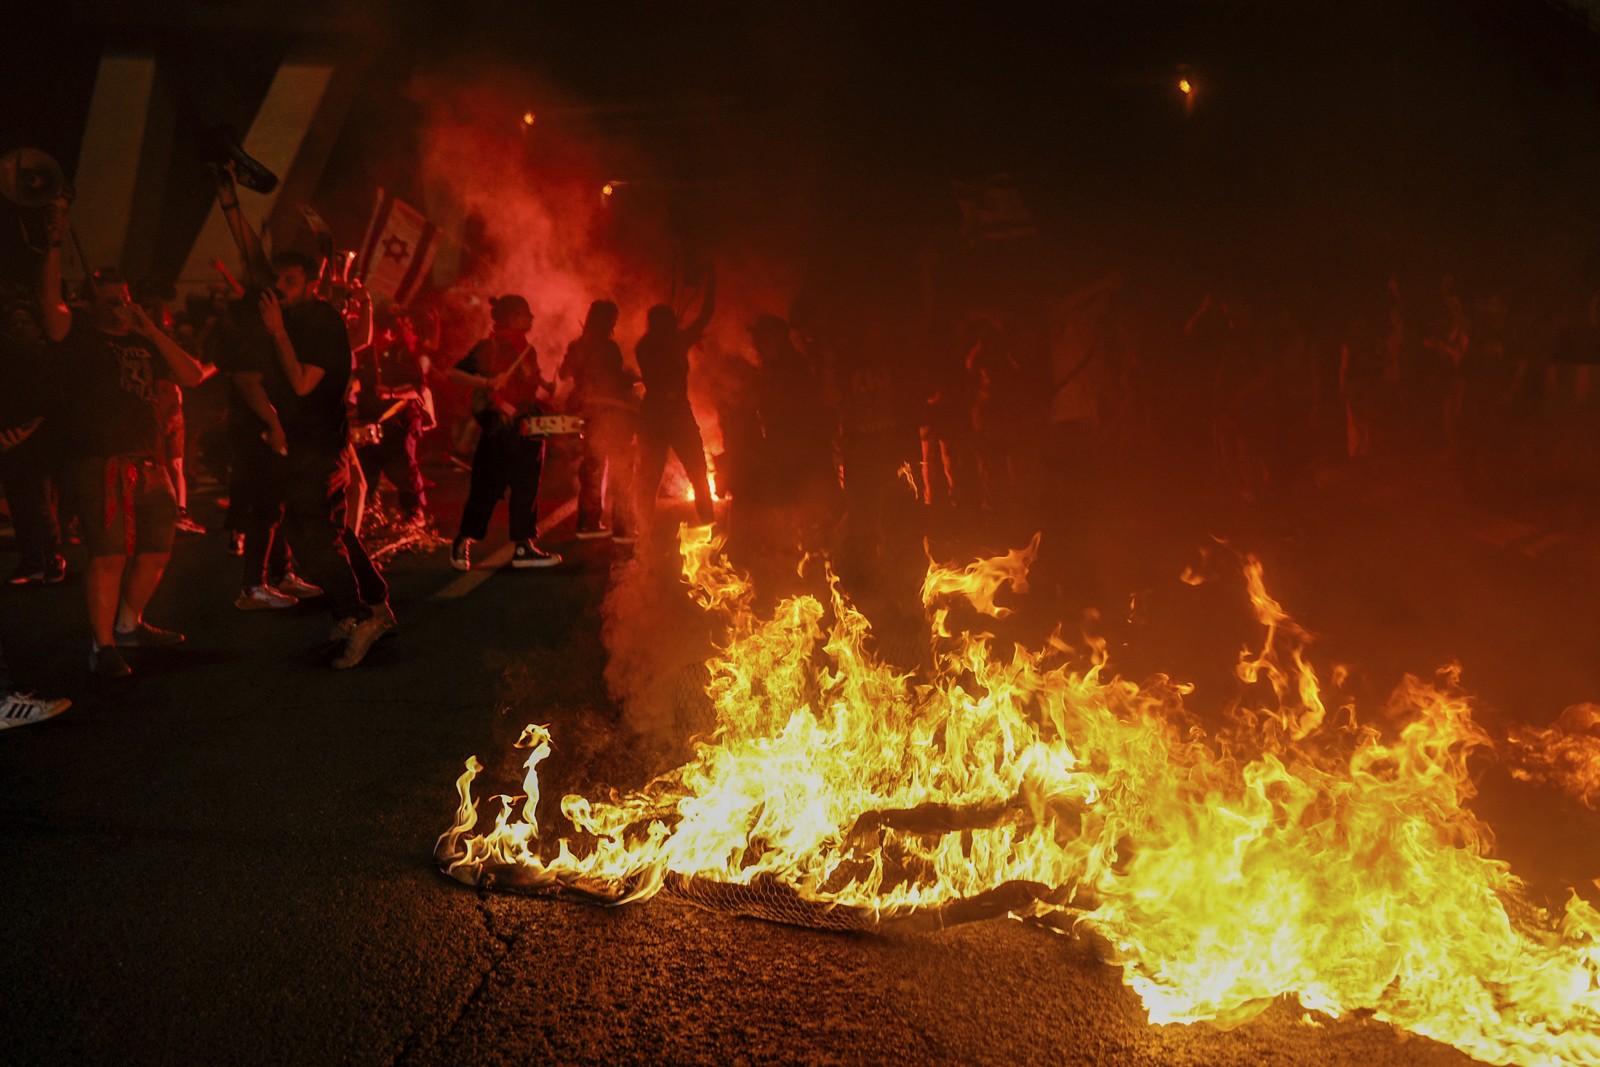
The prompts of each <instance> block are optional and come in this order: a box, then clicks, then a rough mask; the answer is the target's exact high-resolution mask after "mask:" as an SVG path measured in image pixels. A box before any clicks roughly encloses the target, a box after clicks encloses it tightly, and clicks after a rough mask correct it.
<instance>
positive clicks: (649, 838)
mask: <svg viewBox="0 0 1600 1067" xmlns="http://www.w3.org/2000/svg"><path fill="white" fill-rule="evenodd" d="M1036 547H1037V540H1035V543H1034V544H1033V545H1030V546H1029V547H1028V548H1026V549H1022V550H1017V551H1013V552H1011V553H1009V554H1008V555H1006V556H1002V557H997V558H994V559H986V560H980V561H978V562H976V563H973V564H971V565H969V566H966V567H943V566H937V565H935V566H932V567H931V568H930V570H929V572H928V576H927V580H926V581H925V583H924V585H923V589H922V596H923V599H924V602H925V604H926V606H927V608H928V611H929V613H930V618H931V620H932V626H931V633H932V638H931V639H932V647H933V664H934V667H933V671H932V674H931V677H928V678H914V677H913V676H911V675H908V674H905V673H902V672H900V671H898V670H896V669H895V668H894V667H892V666H890V665H889V664H886V663H885V662H883V661H882V660H881V659H879V658H878V657H877V656H876V655H875V654H874V652H873V651H872V644H871V637H870V627H869V624H868V621H867V619H866V618H865V617H864V616H862V615H861V614H860V613H859V612H858V611H857V610H856V609H855V608H854V607H853V606H852V605H851V604H850V602H849V601H848V600H847V599H846V598H845V597H844V596H843V595H842V593H841V592H840V589H839V586H838V583H837V582H836V581H834V580H833V578H832V576H831V574H830V575H829V580H828V590H829V591H828V593H827V594H826V595H825V596H823V597H821V598H818V597H811V596H799V597H794V598H791V599H788V600H785V601H783V602H781V603H780V604H779V605H778V606H777V607H776V609H774V611H773V612H772V614H771V615H770V617H758V614H757V613H756V611H755V610H754V607H753V604H754V597H753V591H752V589H751V587H750V584H749V582H748V581H747V580H746V579H745V578H744V577H743V576H742V575H741V574H739V573H738V572H736V571H735V570H734V569H733V568H732V567H731V566H730V565H729V564H728V562H727V561H726V559H725V558H724V556H723V555H722V553H721V550H720V549H721V546H720V544H719V542H718V541H716V540H714V539H712V538H711V536H710V534H709V530H689V531H687V532H686V533H685V535H684V537H683V540H682V544H681V553H682V557H683V573H684V576H685V579H686V580H687V582H688V584H689V587H690V590H691V592H692V595H693V596H694V597H695V599H696V600H697V601H698V603H699V604H700V605H701V606H702V607H703V608H704V609H705V610H706V611H707V612H709V613H711V614H712V615H713V616H714V617H715V618H716V619H717V620H718V621H719V623H720V624H721V625H722V626H723V627H724V628H725V631H724V632H725V634H726V637H725V644H724V645H723V646H722V647H721V650H720V651H719V652H718V653H716V654H715V655H714V656H713V657H712V659H711V660H710V661H709V663H708V664H707V667H708V669H709V679H710V680H709V683H708V687H707V693H708V695H709V697H710V699H711V702H712V705H713V707H714V710H715V712H716V716H717V728H716V730H715V732H714V733H713V734H712V735H711V736H710V737H709V738H708V739H707V740H705V741H703V742H701V743H699V744H698V745H697V746H696V749H695V754H694V757H693V759H691V760H690V761H689V762H688V763H686V764H685V765H683V766H681V767H679V768H678V769H676V770H674V771H672V772H670V773H668V774H666V775H663V776H662V777H660V778H658V779H656V780H655V781H653V782H651V783H650V784H649V785H648V786H646V787H645V788H643V789H641V790H639V791H637V792H634V793H629V794H622V795H612V796H610V797H607V798H605V799H599V798H589V797H581V796H567V797H565V798H563V799H562V801H561V812H562V814H563V815H564V816H565V818H566V819H567V820H568V821H569V822H570V823H571V825H572V827H573V828H574V830H575V833H574V834H572V835H571V836H569V837H563V838H561V839H560V840H557V841H553V842H552V841H550V840H548V839H547V838H545V837H541V836H540V832H539V827H538V826H537V824H536V822H535V811H536V808H537V806H538V801H539V782H538V776H537V768H538V765H539V763H540V762H541V761H542V760H543V759H544V758H545V757H547V756H548V755H549V754H550V750H551V737H550V734H549V732H548V731H547V730H546V729H545V728H544V727H540V726H530V727H528V729H527V730H526V731H525V732H524V734H523V736H522V739H521V741H520V742H519V744H520V746H521V747H523V748H525V749H527V750H528V755H527V760H526V770H527V774H526V780H525V783H524V789H525V793H526V796H525V797H499V798H497V799H498V801H499V808H500V810H499V811H498V812H497V813H496V814H495V816H494V820H493V825H492V826H490V827H489V828H488V829H486V830H478V828H477V827H478V821H479V816H478V802H477V801H476V800H474V799H473V796H472V783H473V780H474V777H475V775H476V774H477V773H478V772H479V771H480V770H481V767H480V766H479V764H478V763H477V761H476V760H468V762H467V771H466V773H465V774H463V775H462V776H461V778H460V780H459V781H458V783H457V786H458V789H459V792H460V807H459V810H458V813H457V817H456V823H455V826H453V827H452V828H451V829H450V830H449V831H448V832H447V833H445V834H444V835H443V836H442V837H441V838H440V839H439V843H438V847H437V850H436V854H437V856H438V858H439V861H440V863H441V865H442V866H443V867H444V868H445V870H446V871H447V872H448V873H449V874H451V875H452V876H453V877H455V878H457V879H460V880H461V881H464V882H468V883H474V884H485V883H487V882H489V881H491V880H493V881H494V882H496V883H498V884H501V885H507V886H513V887H521V888H525V889H541V888H542V889H549V890H552V891H553V890H563V891H574V892H579V893H583V894H586V895H591V896H596V897H599V898H602V899H606V900H610V901H615V902H619V903H620V902H624V901H632V900H641V899H644V898H647V897H649V896H651V895H653V894H655V893H657V892H659V891H661V890H663V889H668V890H674V891H684V890H693V888H694V887H696V886H699V887H706V889H707V893H708V895H712V896H714V895H715V893H717V892H721V893H724V894H729V893H731V894H733V896H732V897H730V898H729V899H734V900H737V899H739V897H738V894H739V893H741V892H743V893H745V894H746V895H747V896H749V897H751V898H756V897H760V898H762V899H765V900H768V901H777V902H779V905H781V908H780V911H779V912H778V913H777V915H778V917H792V916H802V917H810V918H811V919H813V920H814V921H816V923H817V924H818V925H841V924H849V923H855V924H857V925H872V924H881V923H890V922H915V921H917V920H918V919H919V918H921V919H924V920H927V919H930V918H931V920H932V921H933V922H951V921H962V920H965V919H970V918H977V917H982V916H985V915H994V914H1004V913H1010V914H1014V915H1019V916H1033V917H1038V918H1041V919H1044V920H1047V921H1050V922H1053V923H1055V924H1056V925H1060V926H1067V925H1072V926H1078V927H1081V928H1087V929H1088V930H1091V931H1093V932H1094V933H1095V934H1097V935H1098V936H1099V937H1100V938H1101V939H1103V940H1104V942H1105V944H1106V945H1108V946H1109V951H1110V954H1111V955H1112V957H1113V959H1114V960H1115V962H1116V963H1118V964H1119V965H1120V966H1121V967H1122V968H1123V971H1124V975H1125V979H1126V981H1127V982H1128V984H1129V985H1130V986H1132V987H1133V989H1134V990H1135V991H1137V993H1138V995H1139V996H1140V997H1141V998H1142V999H1143V1001H1144V1004H1145V1005H1146V1007H1147V1009H1148V1011H1149V1014H1150V1018H1151V1020H1152V1021H1153V1022H1158V1023H1168V1022H1193V1021H1199V1020H1213V1021H1217V1022H1220V1023H1222V1024H1224V1025H1229V1024H1236V1023H1239V1022H1242V1021H1244V1020H1246V1019H1248V1018H1250V1017H1251V1016H1252V1015H1254V1014H1255V1013H1257V1012H1259V1011H1260V1010H1262V1009H1263V1008H1264V1007H1265V1006H1266V1005H1267V1004H1268V1003H1270V1002H1271V1001H1272V1000H1273V999H1275V998H1278V997H1284V996H1290V995H1292V996H1294V997H1297V998H1298V999H1299V1001H1300V1003H1301V1004H1302V1005H1304V1006H1305V1007H1306V1008H1308V1009H1311V1010H1315V1011H1320V1012H1325V1013H1327V1014H1329V1015H1332V1016H1339V1015H1343V1014H1346V1013H1350V1012H1369V1013H1371V1014H1372V1015H1373V1016H1374V1017H1376V1018H1378V1019H1380V1020H1384V1021H1387V1022H1389V1023H1392V1024H1393V1025H1395V1026H1397V1027H1401V1028H1404V1029H1406V1030H1409V1031H1412V1032H1415V1033H1418V1034H1423V1035H1426V1036H1428V1037H1431V1038H1434V1039H1436V1040H1439V1041H1442V1042H1446V1043H1449V1044H1451V1045H1454V1046H1456V1047H1457V1048H1460V1049H1462V1050H1464V1051H1466V1052H1468V1053H1470V1054H1471V1055H1473V1056H1476V1057H1478V1058H1480V1059H1483V1060H1487V1061H1492V1062H1504V1063H1520V1064H1534V1063H1568V1064H1579V1063H1600V938H1597V935H1600V913H1597V912H1596V910H1595V909H1594V908H1593V907H1591V906H1590V905H1589V904H1588V903H1586V902H1585V901H1584V900H1582V899H1581V898H1579V897H1578V896H1577V895H1576V894H1574V895H1573V896H1572V897H1571V899H1570V900H1569V901H1568V902H1567V904H1566V907H1565V908H1564V910H1563V911H1562V912H1561V913H1560V914H1552V913H1549V912H1546V911H1544V910H1542V909H1541V908H1539V907H1537V906H1535V905H1534V903H1532V902H1531V901H1530V899H1529V897H1528V894H1527V893H1525V891H1524V887H1523V883H1522V882H1521V881H1520V880H1519V879H1518V878H1517V877H1516V876H1515V875H1513V874H1512V873H1511V871H1510V869H1509V868H1508V867H1507V865H1506V864H1505V863H1503V862H1501V861H1499V860H1496V859H1494V858H1492V857H1491V855H1490V854H1489V853H1490V848H1489V841H1490V834H1489V831H1488V829H1487V827H1486V826H1485V825H1484V824H1483V823H1481V822H1480V821H1479V820H1478V818H1477V817H1476V816H1475V815H1473V813H1472V812H1471V811H1469V810H1468V808H1467V807H1466V802H1467V801H1468V800H1469V799H1470V798H1471V797H1472V796H1473V794H1474V787H1473V784H1472V781H1471V779H1470V777H1469V775H1468V769H1467V763H1468V759H1469V757H1470V756H1471V755H1472V754H1473V753H1474V752H1475V751H1477V750H1479V749H1481V748H1484V747H1486V746H1489V744H1490V740H1489V738H1488V736H1487V735H1486V734H1485V733H1484V732H1483V731H1482V730H1481V729H1480V728H1479V727H1478V726H1477V725H1476V724H1475V723H1474V722H1473V719H1472V716H1471V712H1470V708H1469V706H1468V703H1467V701H1466V700H1465V699H1464V698H1462V697H1461V696H1459V695H1458V694H1456V693H1454V692H1453V691H1451V689H1450V688H1449V687H1448V686H1445V687H1441V686H1435V685H1430V684H1425V683H1423V682H1420V681H1417V680H1415V679H1408V680H1407V681H1406V683H1405V684H1404V685H1402V686H1401V687H1400V689H1399V690H1398V691H1397V693H1396V695H1395V697H1394V698H1393V700H1392V702H1391V706H1390V707H1389V708H1387V709H1385V711H1386V716H1385V719H1384V721H1385V722H1386V723H1389V724H1394V725H1390V726H1388V727H1386V728H1385V729H1380V728H1379V727H1377V726H1374V725H1371V724H1369V723H1366V722H1363V721H1360V720H1358V718H1357V716H1356V713H1355V709H1354V708H1353V707H1350V706H1340V707H1333V708H1330V707H1327V706H1325V705H1324V697H1323V690H1322V688H1321V686H1320V685H1319V682H1318V678H1317V675H1316V672H1315V670H1314V669H1313V666H1312V665H1311V663H1310V662H1309V661H1308V660H1307V659H1306V657H1305V650H1306V645H1307V643H1308V641H1309V638H1308V636H1307V635H1306V634H1305V632H1304V631H1302V630H1301V629H1300V628H1299V627H1297V626H1296V625H1295V624H1294V622H1293V621H1292V620H1291V619H1290V618H1289V617H1288V615H1287V614H1286V613H1285V612H1284V611H1283V609H1282V608H1281V607H1280V606H1279V605H1278V604H1277V603H1276V602H1275V601H1273V600H1272V598H1271V597H1270V596H1269V595H1268V594H1267V592H1266V589H1265V587H1264V585H1263V582H1262V576H1261V568H1260V566H1259V564H1257V563H1255V562H1254V561H1253V560H1250V561H1247V563H1246V583H1247V587H1248V589H1249V593H1250V601H1251V604H1252V606H1253V609H1254V611H1255V614H1256V618H1257V620H1258V621H1259V622H1260V623H1261V625H1262V627H1263V630H1264V636H1263V639H1262V641H1261V645H1260V648H1259V649H1256V650H1252V651H1246V652H1245V653H1243V654H1242V655H1241V657H1240V661H1239V663H1238V666H1237V673H1238V676H1239V678H1240V680H1241V682H1243V683H1245V692H1246V694H1247V698H1246V699H1245V700H1243V701H1241V702H1240V703H1239V704H1238V705H1237V706H1236V707H1235V708H1234V710H1233V711H1232V713H1231V715H1230V723H1229V725H1228V727H1227V728H1226V729H1223V730H1218V731H1213V732H1210V733H1208V732H1206V731H1203V730H1202V729H1201V728H1200V727H1199V725H1198V724H1197V722H1196V720H1195V719H1194V717H1193V715H1192V714H1191V713H1190V712H1189V711H1188V710H1186V709H1185V706H1184V698H1185V696H1186V694H1187V693H1188V692H1189V687H1187V686H1186V685H1184V684H1182V683H1179V682H1175V681H1172V680H1169V679H1167V678H1161V677H1158V678H1155V679H1153V680H1151V681H1147V682H1145V683H1143V684H1142V685H1139V684H1134V683H1131V682H1128V681H1125V680H1123V679H1120V678H1117V677H1114V676H1112V675H1111V674H1110V673H1109V670H1108V664H1107V660H1106V656H1105V653H1104V650H1103V648H1094V647H1091V648H1090V649H1089V651H1088V652H1087V653H1084V654H1078V653H1076V652H1074V650H1073V649H1072V648H1070V647H1069V646H1068V645H1067V644H1066V642H1064V641H1062V640H1061V639H1060V637H1059V636H1056V637H1053V638H1051V639H1050V640H1049V641H1048V642H1047V643H1046V644H1045V645H1044V646H1043V647H1041V648H1039V649H1034V650H1028V649H1022V648H1016V649H1012V650H1002V649H1000V648H998V647H996V646H997V642H996V641H995V640H993V639H992V638H989V637H986V636H983V635H980V634H974V633H972V632H970V631H967V630H963V629H962V628H961V627H959V626H955V625H953V621H954V620H955V619H957V618H970V617H971V615H970V612H972V611H973V610H976V611H978V612H981V613H984V614H987V615H990V616H996V617H999V616H1003V615H1005V614H1006V612H1007V609H1006V608H1005V607H1004V606H1003V605H1002V604H1000V603H997V596H998V595H999V594H1001V593H1002V592H1004V591H1005V590H1006V589H1007V588H1009V590H1010V591H1011V592H1021V591H1024V590H1025V588H1026V579H1027V571H1028V566H1029V564H1030V563H1031V562H1032V559H1033V555H1034V551H1035V549H1036ZM1008 595H1009V594H1008ZM691 895H692V893H691ZM782 909H788V910H786V911H785V910H782ZM735 910H747V911H750V912H751V913H756V914H769V915H772V914H774V913H773V912H772V911H771V910H770V909H769V910H768V911H766V912H763V911H761V909H759V908H738V907H736V908H735Z"/></svg>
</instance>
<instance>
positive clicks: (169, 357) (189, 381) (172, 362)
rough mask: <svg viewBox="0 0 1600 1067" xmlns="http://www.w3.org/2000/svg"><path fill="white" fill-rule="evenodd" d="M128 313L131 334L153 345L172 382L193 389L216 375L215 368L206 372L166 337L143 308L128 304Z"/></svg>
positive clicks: (174, 342) (201, 365)
mask: <svg viewBox="0 0 1600 1067" xmlns="http://www.w3.org/2000/svg"><path fill="white" fill-rule="evenodd" d="M128 312H129V313H130V314H131V315H132V316H133V332H134V333H136V334H138V335H139V336H140V337H143V338H144V339H145V340H146V341H149V342H150V343H151V344H152V345H155V348H156V351H157V352H159V353H161V358H162V359H163V360H165V361H166V364H167V370H169V371H170V372H171V373H172V380H173V381H175V382H177V383H178V384H179V385H181V386H183V387H184V388H185V389H193V388H194V387H195V386H197V385H199V384H200V383H201V382H203V381H205V380H206V379H207V378H209V377H211V375H212V374H214V373H216V370H215V368H212V369H211V370H209V371H208V370H207V369H206V367H205V365H204V364H202V363H201V362H200V361H199V360H198V359H195V358H194V357H193V356H191V355H190V354H189V353H187V352H185V351H184V350H183V346H182V345H180V344H178V342H176V341H174V340H173V339H172V338H170V337H168V336H167V335H166V333H165V331H163V330H162V329H161V327H159V326H157V325H156V324H155V323H154V322H152V321H151V320H150V316H149V315H148V314H146V312H145V310H144V308H142V307H140V306H139V305H138V304H129V305H128Z"/></svg>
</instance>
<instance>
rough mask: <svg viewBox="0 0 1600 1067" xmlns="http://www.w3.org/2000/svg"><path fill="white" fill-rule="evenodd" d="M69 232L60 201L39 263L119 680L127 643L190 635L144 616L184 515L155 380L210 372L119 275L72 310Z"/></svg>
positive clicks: (101, 616)
mask: <svg viewBox="0 0 1600 1067" xmlns="http://www.w3.org/2000/svg"><path fill="white" fill-rule="evenodd" d="M66 232H67V226H66V208H65V206H64V204H62V203H58V204H57V205H56V206H55V207H54V208H53V209H52V211H51V213H50V224H49V235H50V247H49V248H47V249H46V252H45V255H44V259H43V263H42V266H41V269H40V289H39V291H40V310H41V312H42V316H43V321H44V332H45V336H46V337H48V338H49V339H50V340H51V341H53V342H55V351H54V352H53V354H52V355H53V360H54V364H55V371H56V373H57V376H58V380H59V381H60V382H61V383H62V390H61V392H62V404H61V414H60V422H59V423H58V426H57V429H58V431H59V432H58V434H57V437H56V440H57V442H58V447H59V458H60V461H61V472H62V477H61V489H62V495H63V496H64V497H65V498H66V500H67V502H68V505H69V507H70V508H71V510H72V511H73V512H74V513H75V514H76V515H77V517H78V523H79V526H80V528H81V530H82V533H83V542H84V547H85V548H86V549H87V550H88V555H89V565H88V571H87V573H86V575H85V580H84V588H85V590H86V592H87V596H88V606H89V624H90V627H91V628H92V630H93V632H94V643H93V646H92V649H91V654H90V666H91V668H92V670H93V671H94V672H95V674H96V675H98V676H100V677H107V678H115V677H123V676H125V675H128V674H130V673H132V672H131V670H130V669H129V667H128V664H127V661H126V660H124V659H123V657H122V655H121V654H120V653H119V652H118V651H117V647H118V646H119V645H120V646H124V647H126V646H157V647H170V646H173V645H177V644H181V643H182V642H183V639H184V638H183V635H182V634H179V633H171V632H169V631H166V630H161V629H157V628H156V627H154V626H151V625H149V624H148V623H146V622H145V621H144V609H145V605H146V604H148V603H149V602H150V597H151V596H152V595H153V594H154V593H155V591H156V587H157V586H158V585H160V583H161V575H162V573H163V572H164V571H165V570H166V566H167V560H168V558H169V557H170V556H171V553H172V538H173V531H174V528H175V526H176V524H177V519H178V504H177V496H176V494H175V492H174V491H173V487H172V479H171V477H170V476H168V474H167V469H166V465H165V463H164V462H163V456H162V452H161V423H160V421H159V419H158V418H157V412H156V388H155V384H156V379H157V378H158V377H167V378H171V379H172V380H173V381H176V382H177V383H178V385H180V386H195V385H198V384H200V382H201V381H202V380H203V379H204V377H205V373H204V370H203V369H202V368H201V365H200V361H199V360H197V359H195V358H194V357H193V356H191V355H189V353H187V352H185V351H184V350H183V349H182V348H180V347H179V346H178V344H177V342H176V341H174V340H172V339H171V338H170V337H168V336H167V335H166V334H164V333H162V332H161V330H160V329H158V328H157V327H156V325H155V324H154V323H153V322H151V321H150V316H149V315H147V314H145V312H144V309H142V308H140V307H139V306H138V305H137V304H134V303H133V302H132V300H131V299H129V295H128V286H127V284H126V283H125V282H124V281H122V280H121V278H119V277H117V276H116V275H115V274H112V273H110V272H101V273H98V274H97V275H96V277H95V281H94V303H93V305H92V306H91V308H90V309H89V311H88V312H87V313H79V314H74V313H73V312H72V311H71V310H69V309H68V307H67V305H66V303H65V302H64V301H63V300H62V299H61V247H60V246H61V241H62V240H63V239H64V238H65V236H66Z"/></svg>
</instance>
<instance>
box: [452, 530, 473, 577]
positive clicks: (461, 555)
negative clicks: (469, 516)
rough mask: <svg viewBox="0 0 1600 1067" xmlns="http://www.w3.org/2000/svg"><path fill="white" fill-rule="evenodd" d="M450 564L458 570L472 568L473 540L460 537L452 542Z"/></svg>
mask: <svg viewBox="0 0 1600 1067" xmlns="http://www.w3.org/2000/svg"><path fill="white" fill-rule="evenodd" d="M450 566H452V567H454V568H455V569H456V570H458V571H470V570H471V569H472V541H471V539H470V538H466V537H458V538H456V539H455V540H454V541H452V542H450Z"/></svg>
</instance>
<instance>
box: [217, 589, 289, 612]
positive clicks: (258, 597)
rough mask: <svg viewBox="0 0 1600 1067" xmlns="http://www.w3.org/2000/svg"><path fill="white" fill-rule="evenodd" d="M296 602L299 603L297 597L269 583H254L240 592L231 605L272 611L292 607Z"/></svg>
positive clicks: (250, 609)
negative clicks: (254, 584)
mask: <svg viewBox="0 0 1600 1067" xmlns="http://www.w3.org/2000/svg"><path fill="white" fill-rule="evenodd" d="M298 603H300V601H299V599H298V598H296V597H293V596H291V595H289V594H288V593H285V592H282V591H281V590H277V589H274V588H272V586H270V585H256V586H252V587H250V588H249V589H246V590H245V591H244V592H242V593H240V594H239V596H238V597H237V598H236V599H235V600H234V602H233V606H234V607H236V608H238V609H239V610H240V611H274V610H279V609H282V608H292V607H294V606H295V605H296V604H298Z"/></svg>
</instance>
